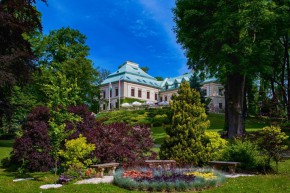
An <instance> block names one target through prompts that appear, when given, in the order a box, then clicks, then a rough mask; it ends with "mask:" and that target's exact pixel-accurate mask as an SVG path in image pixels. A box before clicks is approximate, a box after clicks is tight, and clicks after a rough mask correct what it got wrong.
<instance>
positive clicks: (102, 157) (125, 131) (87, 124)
mask: <svg viewBox="0 0 290 193" xmlns="http://www.w3.org/2000/svg"><path fill="white" fill-rule="evenodd" d="M69 111H70V112H71V113H75V114H76V115H79V116H80V117H81V118H82V121H81V122H79V123H77V125H76V126H74V125H73V124H71V123H68V124H67V127H66V129H68V130H74V129H75V132H74V133H73V134H72V136H71V138H77V137H78V136H79V134H82V135H83V136H84V137H86V138H87V140H88V142H89V143H92V144H95V146H96V149H95V150H94V151H93V155H92V156H93V157H96V158H97V159H98V162H100V163H106V162H112V161H115V162H120V163H129V164H131V163H133V162H138V161H142V160H144V159H148V158H149V157H150V158H155V156H156V154H155V153H154V152H152V151H151V149H152V147H153V145H154V143H153V140H152V138H151V132H150V128H148V127H147V126H146V125H135V126H130V125H127V124H125V123H112V124H108V125H104V124H102V123H100V122H97V121H96V119H95V117H94V115H93V114H92V113H91V112H90V111H89V110H88V108H87V107H86V106H85V105H83V106H77V107H70V108H69Z"/></svg>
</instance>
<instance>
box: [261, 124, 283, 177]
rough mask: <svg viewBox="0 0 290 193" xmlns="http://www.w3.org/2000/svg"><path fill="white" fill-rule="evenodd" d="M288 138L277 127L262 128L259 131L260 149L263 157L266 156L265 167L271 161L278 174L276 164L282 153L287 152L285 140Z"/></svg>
mask: <svg viewBox="0 0 290 193" xmlns="http://www.w3.org/2000/svg"><path fill="white" fill-rule="evenodd" d="M287 139H288V136H287V135H286V134H285V133H283V132H281V129H280V128H279V127H275V126H270V127H264V128H263V129H262V131H261V137H260V140H259V144H260V148H261V149H262V152H263V153H264V155H266V156H267V165H270V160H271V159H273V160H274V161H275V163H276V171H277V172H278V162H279V161H281V160H282V158H283V157H282V156H283V153H284V152H285V151H286V150H287V145H286V140H287Z"/></svg>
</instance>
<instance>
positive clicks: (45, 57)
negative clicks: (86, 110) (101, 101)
mask: <svg viewBox="0 0 290 193" xmlns="http://www.w3.org/2000/svg"><path fill="white" fill-rule="evenodd" d="M85 41H86V37H85V35H83V34H81V33H80V32H79V31H78V30H75V29H71V28H61V29H59V30H54V31H51V32H50V33H49V35H47V36H44V35H41V34H40V35H38V36H36V37H34V38H31V39H30V42H31V43H32V45H33V51H34V52H35V53H36V55H37V56H38V58H39V64H40V66H41V69H42V70H41V71H40V72H38V73H37V74H36V75H35V78H36V80H37V81H36V82H39V83H41V84H39V86H40V88H39V90H43V84H50V83H51V80H52V79H51V78H50V77H49V76H57V75H58V73H59V74H63V75H65V79H66V81H68V82H69V83H70V84H71V85H74V84H76V85H77V87H78V88H79V89H80V90H79V91H78V96H79V97H80V99H81V100H78V102H81V103H86V104H88V105H89V106H90V107H91V106H92V105H94V103H97V101H96V100H95V98H96V97H97V95H98V94H99V91H98V88H97V81H98V75H99V74H98V72H97V70H96V69H94V68H93V65H92V61H91V60H90V59H88V58H87V57H88V55H89V47H88V46H87V45H86V44H85ZM44 100H45V99H44ZM97 106H98V105H97Z"/></svg>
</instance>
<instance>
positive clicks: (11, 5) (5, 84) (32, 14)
mask: <svg viewBox="0 0 290 193" xmlns="http://www.w3.org/2000/svg"><path fill="white" fill-rule="evenodd" d="M41 1H43V2H46V0H41ZM35 2H36V0H23V1H18V0H1V1H0V126H1V124H2V118H3V116H6V117H7V116H8V118H9V117H10V115H11V114H12V111H11V110H12V109H13V108H12V105H11V104H10V103H9V96H10V95H11V90H12V88H13V86H14V85H16V84H24V83H26V82H27V80H29V77H30V74H31V71H32V70H33V68H34V62H33V59H34V55H33V52H32V50H31V45H30V43H29V42H28V41H27V40H26V39H24V37H23V34H30V33H32V32H34V31H35V30H37V29H39V30H41V23H40V17H39V12H38V11H37V10H36V9H35V7H33V4H34V3H35Z"/></svg>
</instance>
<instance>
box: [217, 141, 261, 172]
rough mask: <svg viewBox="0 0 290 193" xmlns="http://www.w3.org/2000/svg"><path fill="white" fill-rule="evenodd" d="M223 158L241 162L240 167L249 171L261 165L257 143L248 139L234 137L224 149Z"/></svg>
mask: <svg viewBox="0 0 290 193" xmlns="http://www.w3.org/2000/svg"><path fill="white" fill-rule="evenodd" d="M221 158H222V159H223V160H225V161H235V162H241V165H240V166H238V167H239V168H241V169H243V170H247V171H253V170H254V171H255V170H257V169H258V168H259V166H260V165H261V163H259V162H260V159H259V148H258V146H257V144H254V143H252V142H250V141H248V140H245V141H243V140H240V139H233V140H232V141H230V143H229V145H228V146H227V147H226V148H225V149H224V150H223V154H222V155H221Z"/></svg>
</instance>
